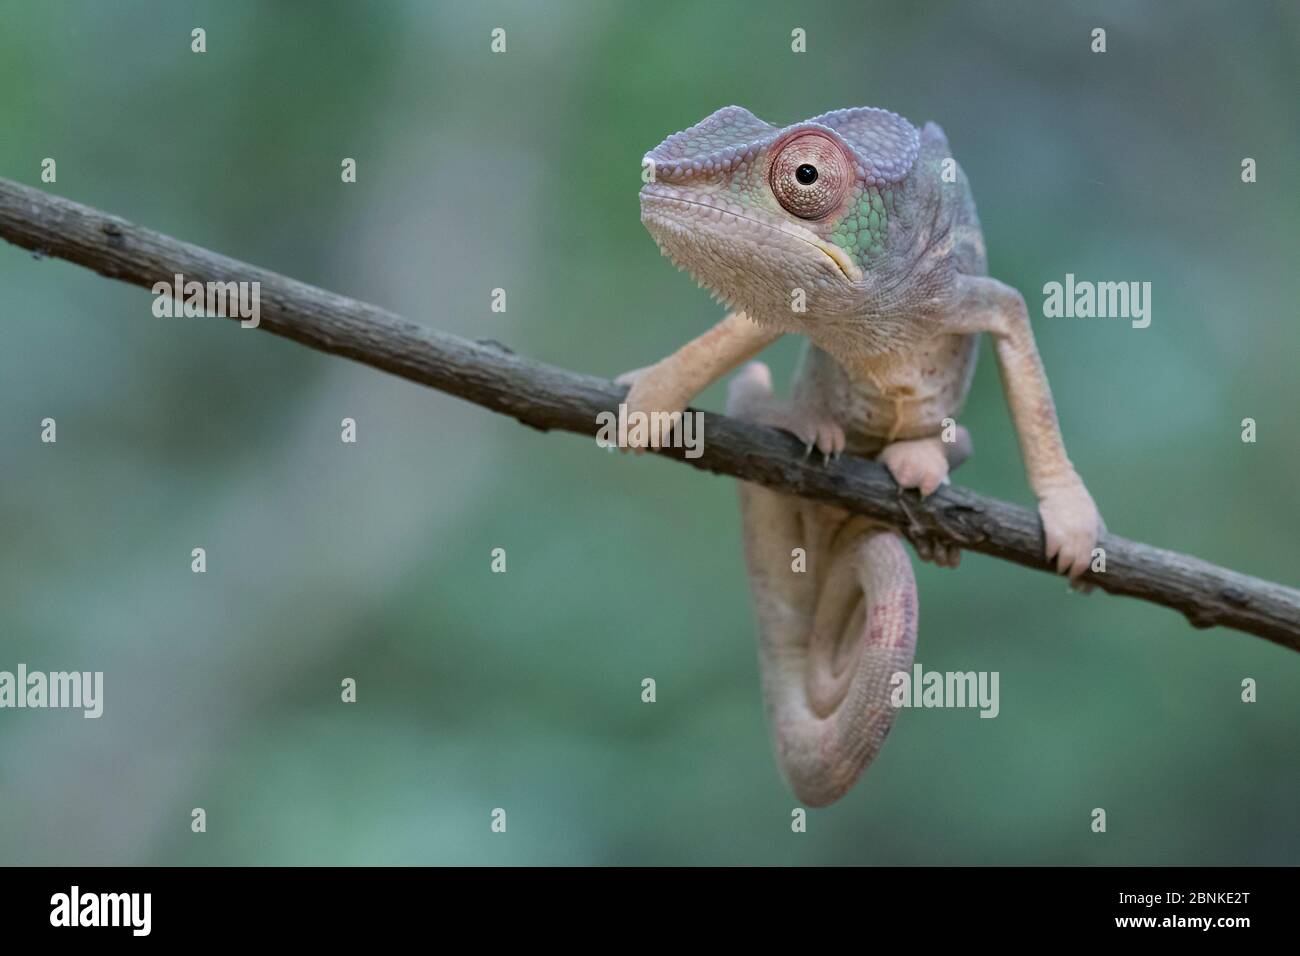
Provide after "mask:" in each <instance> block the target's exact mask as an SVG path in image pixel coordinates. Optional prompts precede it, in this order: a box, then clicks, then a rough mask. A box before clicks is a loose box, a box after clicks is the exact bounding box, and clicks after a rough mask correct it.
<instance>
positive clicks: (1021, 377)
mask: <svg viewBox="0 0 1300 956" xmlns="http://www.w3.org/2000/svg"><path fill="white" fill-rule="evenodd" d="M646 159H647V161H648V162H647V168H650V169H652V170H653V178H652V180H651V181H649V182H647V184H646V185H645V186H644V187H643V188H642V190H641V219H642V221H643V222H644V223H645V225H646V227H647V228H648V229H649V230H650V233H651V235H652V236H654V239H655V241H656V242H657V243H658V245H659V248H660V250H661V251H662V252H663V254H665V255H667V256H669V257H671V258H672V260H673V262H674V263H676V264H677V266H678V267H679V268H681V269H684V270H686V271H687V272H689V273H690V274H691V275H692V276H694V277H695V279H696V280H697V281H698V282H699V283H700V284H701V285H702V286H704V287H706V288H708V289H709V290H710V291H712V292H713V293H714V295H715V296H716V297H717V298H718V299H720V300H721V301H722V302H724V303H725V304H726V305H728V306H729V307H730V308H731V309H733V310H734V311H732V313H731V314H730V315H728V316H727V317H726V318H725V319H723V320H722V321H721V322H720V323H718V325H717V326H715V327H714V328H713V329H711V330H710V331H708V332H706V333H705V334H704V335H702V336H700V337H699V338H698V339H695V340H694V341H692V342H690V343H688V344H687V345H685V346H683V347H682V348H681V349H680V350H678V351H677V352H675V353H673V354H672V355H670V356H668V357H667V358H665V359H664V360H662V361H660V362H658V363H657V364H655V365H652V366H649V367H647V368H644V369H640V370H638V371H636V372H630V373H628V374H627V375H625V376H623V378H622V379H621V381H623V382H625V383H629V384H630V385H631V388H630V389H629V392H628V397H627V404H628V412H629V413H632V412H643V413H648V414H650V413H663V412H668V413H674V414H675V413H679V412H681V411H682V410H683V409H685V408H686V407H687V405H688V404H689V403H690V401H691V399H692V398H694V397H695V395H697V394H698V393H699V392H700V391H701V390H702V389H703V388H705V387H706V386H707V385H708V384H709V383H710V382H712V381H714V380H715V379H717V378H718V377H720V376H721V375H723V374H724V373H726V372H728V371H730V370H731V369H733V368H735V367H736V366H738V365H739V364H741V363H742V362H744V361H746V360H747V359H751V358H753V357H754V356H756V355H757V354H758V353H759V352H760V351H761V350H762V349H763V348H764V347H766V346H767V345H769V344H770V343H772V342H773V341H775V340H776V339H777V338H779V337H780V336H781V335H782V334H784V333H787V332H797V333H800V334H802V335H804V336H806V337H807V339H808V344H807V347H806V350H805V353H804V357H803V360H802V362H801V365H800V369H799V372H798V373H797V375H796V381H795V383H794V387H793V397H792V400H791V401H790V402H780V401H777V400H776V399H775V398H774V397H773V394H772V379H771V375H770V373H769V371H768V369H767V366H765V365H763V364H761V363H758V362H751V363H750V364H748V365H747V366H746V367H745V368H744V369H743V370H742V371H741V372H740V373H739V374H738V375H737V376H736V377H735V379H733V381H732V382H731V385H730V388H729V391H728V400H727V411H728V413H729V414H732V415H736V416H739V417H742V418H746V419H749V420H751V421H755V422H759V423H764V424H769V425H774V426H777V427H779V428H782V429H786V430H788V431H791V432H793V433H794V434H796V435H798V436H799V437H800V438H801V439H802V440H804V441H805V442H806V443H807V444H808V447H809V449H810V450H811V449H812V448H813V447H814V446H815V447H816V448H817V449H818V450H819V451H820V452H821V453H822V454H823V455H824V456H825V457H826V458H827V459H829V458H830V457H831V456H838V455H839V454H841V453H842V452H844V451H849V452H851V453H855V454H859V455H864V456H870V457H875V458H876V459H877V460H878V461H880V462H882V463H883V464H884V465H885V466H886V467H888V469H889V471H890V472H891V473H892V474H893V476H894V478H895V480H896V481H897V482H898V483H899V485H900V486H901V487H902V488H904V489H918V490H919V491H920V493H921V494H922V495H929V494H931V493H933V492H934V491H935V490H936V489H937V488H938V487H939V485H940V484H942V483H944V482H945V481H946V480H947V476H948V473H949V471H950V470H952V469H954V468H956V467H957V466H958V465H959V464H960V463H961V462H962V461H963V460H964V459H965V458H966V457H967V456H968V455H969V454H970V450H971V445H970V437H969V435H968V434H967V432H966V430H965V429H964V428H961V427H960V426H955V425H954V424H953V423H954V422H955V420H956V417H957V416H958V415H959V414H960V412H961V409H962V405H963V403H964V401H965V399H966V394H967V391H968V389H969V387H970V382H971V377H972V375H973V373H974V368H975V358H976V355H977V349H978V335H979V333H981V332H988V333H990V334H991V335H992V336H993V343H994V349H995V352H996V355H997V360H998V365H999V368H1000V370H1001V373H1002V383H1003V388H1004V390H1005V392H1006V397H1007V402H1008V404H1009V406H1010V409H1011V418H1012V421H1013V422H1014V424H1015V428H1016V432H1017V434H1018V436H1019V439H1020V448H1021V454H1022V456H1023V458H1024V462H1025V468H1026V471H1027V473H1028V477H1029V484H1030V486H1031V487H1032V489H1033V491H1034V493H1035V495H1037V497H1038V511H1039V515H1040V516H1041V518H1042V523H1043V530H1044V537H1045V547H1046V551H1047V556H1048V557H1049V558H1055V559H1056V565H1057V568H1058V570H1059V571H1061V572H1062V573H1064V574H1068V575H1069V576H1070V577H1071V578H1072V579H1074V578H1077V577H1078V575H1080V574H1081V573H1082V572H1083V571H1084V570H1085V569H1086V568H1087V566H1088V563H1089V561H1090V559H1091V557H1092V549H1093V546H1094V544H1095V542H1096V540H1097V537H1098V535H1099V534H1100V532H1101V530H1102V523H1101V518H1100V515H1099V514H1098V512H1097V508H1096V506H1095V505H1094V504H1093V500H1092V497H1091V496H1090V495H1089V494H1088V491H1087V489H1086V488H1085V487H1084V484H1083V481H1082V480H1081V479H1080V478H1079V476H1078V474H1077V473H1076V472H1075V469H1074V466H1073V465H1072V464H1071V463H1070V459H1069V458H1068V457H1066V453H1065V447H1064V445H1063V443H1062V441H1061V434H1060V428H1059V426H1058V424H1057V420H1056V410H1055V407H1054V405H1053V403H1052V395H1051V392H1050V390H1049V388H1048V385H1047V379H1046V377H1045V376H1044V373H1043V367H1042V363H1041V362H1040V361H1039V357H1038V350H1037V348H1036V347H1035V345H1034V338H1033V334H1032V332H1031V331H1030V326H1029V315H1028V313H1027V311H1026V309H1025V303H1024V300H1023V299H1022V298H1021V296H1020V293H1018V292H1017V291H1016V290H1015V289H1012V288H1010V287H1009V286H1006V285H1004V284H1002V283H1001V282H998V281H997V280H995V279H991V278H988V277H987V276H986V271H987V270H986V262H985V252H984V238H983V234H982V233H981V231H980V225H979V220H978V219H977V217H976V215H975V204H974V202H973V200H972V198H971V193H970V188H969V185H968V183H967V180H966V177H965V175H964V174H963V173H962V171H961V170H960V168H959V167H957V165H956V163H955V162H953V160H952V159H951V154H950V152H949V149H948V143H947V140H946V139H945V138H944V134H943V131H942V130H940V129H939V127H938V126H936V125H935V124H933V123H928V124H926V126H925V127H924V128H922V129H919V130H918V129H917V128H916V127H914V126H912V124H911V123H909V122H908V121H907V120H905V119H903V118H902V117H900V116H897V115H895V114H894V113H890V112H888V111H886V110H880V109H870V108H860V109H844V110H836V111H834V112H831V113H825V114H823V115H821V116H815V117H813V118H812V119H810V120H807V121H806V122H802V123H796V124H794V125H793V126H786V127H784V128H778V127H775V126H772V125H771V124H769V123H765V122H763V121H762V120H760V119H758V117H756V116H754V115H753V114H752V113H750V112H749V111H748V110H745V109H741V108H740V107H736V106H729V107H727V108H725V109H721V110H718V111H717V112H716V113H714V114H713V115H711V116H709V117H707V118H706V119H705V120H704V121H702V122H700V123H698V124H697V125H695V126H692V127H691V128H689V129H686V130H683V131H682V132H680V133H677V134H675V135H673V136H670V137H668V138H667V139H666V140H664V141H663V142H662V143H660V144H659V145H658V146H657V147H655V149H654V150H652V151H651V152H650V153H649V154H647V157H646ZM945 174H946V175H945ZM945 419H949V425H948V427H947V428H946V429H945V426H944V420H945ZM945 432H946V433H947V434H945ZM945 437H946V438H949V439H950V440H948V441H945V440H944V438H945ZM706 441H707V436H706ZM740 498H741V510H742V517H743V526H744V538H745V556H746V563H747V565H748V568H749V579H750V584H751V588H752V591H753V598H754V604H755V606H756V609H757V616H758V624H759V646H760V660H761V665H762V675H763V691H764V697H765V699H766V704H767V711H768V717H769V720H770V723H771V726H772V733H773V738H774V744H775V749H776V753H777V758H778V760H779V762H780V765H781V768H782V770H783V772H784V773H785V776H786V778H787V779H788V780H789V782H790V784H791V786H792V787H793V789H794V791H795V793H796V795H797V796H798V797H799V798H800V799H801V800H803V801H805V802H806V803H808V804H810V805H814V806H821V805H825V804H828V803H831V802H833V801H835V800H837V799H838V798H839V797H841V796H843V794H844V793H845V792H846V791H847V790H848V789H849V788H850V787H851V786H852V785H853V783H854V782H855V781H856V780H857V778H858V776H859V775H860V774H861V773H862V771H863V770H864V769H865V768H866V766H867V764H869V763H870V762H871V760H872V759H873V758H874V757H875V755H876V753H877V751H878V750H879V749H880V745H881V744H882V743H883V742H884V739H885V736H886V734H887V733H888V732H889V728H890V726H891V724H892V722H893V718H894V716H895V711H894V708H893V707H892V706H891V704H890V700H889V692H890V686H889V684H890V677H891V675H893V674H894V673H895V672H898V671H909V670H910V669H911V666H912V659H913V655H914V653H915V646H916V629H917V603H916V585H915V581H914V578H913V575H912V568H911V564H910V562H909V560H908V557H907V554H906V551H905V550H904V547H903V540H902V538H901V537H900V536H899V534H898V532H896V531H894V530H892V529H890V528H888V527H885V526H883V525H878V524H873V523H871V522H870V521H868V520H867V519H865V518H863V517H861V516H853V515H850V514H848V513H847V512H845V511H842V510H839V509H837V508H834V507H830V506H826V505H821V504H817V503H814V502H809V501H805V500H801V499H798V498H793V497H789V496H786V495H781V494H778V493H776V492H773V491H769V490H767V489H765V488H762V487H759V486H756V485H751V484H742V485H741V489H740ZM917 547H918V552H919V553H920V555H921V557H922V558H925V559H927V560H933V561H935V562H936V563H938V564H941V565H946V566H955V565H956V564H957V561H958V558H959V555H958V553H957V552H956V551H955V550H954V549H952V548H950V547H948V546H945V545H942V544H936V543H930V544H926V543H925V542H924V541H922V542H920V543H918V545H917ZM797 548H802V549H804V552H805V553H806V555H807V570H806V572H805V573H800V572H799V571H797V570H795V566H796V562H795V561H794V560H793V559H792V555H793V554H794V553H795V549H797Z"/></svg>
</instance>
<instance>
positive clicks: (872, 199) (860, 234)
mask: <svg viewBox="0 0 1300 956" xmlns="http://www.w3.org/2000/svg"><path fill="white" fill-rule="evenodd" d="M893 205H894V196H893V190H885V192H884V193H883V194H882V192H881V191H880V190H879V189H877V188H876V187H874V186H868V187H864V188H862V189H860V190H859V191H858V195H857V198H856V200H855V201H854V203H853V204H852V205H851V206H850V207H849V211H848V212H846V213H845V214H844V215H843V216H842V217H841V218H840V221H839V222H837V223H836V224H835V228H834V230H832V232H831V236H830V239H831V242H833V243H835V244H836V245H837V246H839V247H840V248H841V249H843V250H844V251H845V252H847V253H848V254H849V256H850V257H851V258H852V259H853V261H854V262H855V263H857V265H858V266H859V268H866V266H867V264H868V263H869V262H870V260H871V259H873V258H875V257H877V256H879V255H881V253H883V252H884V249H885V236H886V234H887V233H888V230H889V215H890V213H891V212H892V211H893Z"/></svg>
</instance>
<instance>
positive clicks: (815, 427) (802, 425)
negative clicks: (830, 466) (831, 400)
mask: <svg viewBox="0 0 1300 956" xmlns="http://www.w3.org/2000/svg"><path fill="white" fill-rule="evenodd" d="M727 414H728V415H734V416H735V417H736V418H742V419H744V420H745V421H748V422H753V423H754V424H756V425H771V426H772V427H774V428H779V429H781V430H782V431H787V432H790V434H792V435H794V436H795V437H796V438H798V439H799V440H800V441H801V442H803V443H804V446H805V448H804V457H805V458H807V457H808V456H809V455H810V454H812V450H813V448H814V447H816V449H817V450H818V451H819V452H821V453H822V457H823V459H824V460H826V461H830V460H831V458H832V456H833V457H835V458H838V457H839V456H840V455H842V454H844V446H845V437H844V429H843V428H842V427H840V425H839V424H838V423H837V422H836V421H834V420H833V419H832V418H831V417H830V416H829V415H827V414H826V413H824V412H822V411H820V410H819V409H815V408H810V407H806V406H795V405H792V404H790V403H788V402H781V401H778V400H777V399H775V398H774V397H773V396H772V371H771V369H769V368H768V367H767V366H766V365H765V364H764V363H762V362H750V363H749V364H748V365H746V366H745V367H744V368H742V369H741V370H740V371H739V372H738V373H737V374H736V377H735V378H733V379H732V380H731V384H730V385H728V386H727Z"/></svg>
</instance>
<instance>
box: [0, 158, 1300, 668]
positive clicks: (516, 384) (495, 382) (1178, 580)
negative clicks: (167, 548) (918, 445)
mask: <svg viewBox="0 0 1300 956" xmlns="http://www.w3.org/2000/svg"><path fill="white" fill-rule="evenodd" d="M0 237H3V238H4V239H6V240H8V241H9V242H11V243H13V244H15V245H18V246H21V247H23V248H25V249H30V250H32V251H33V252H35V253H37V254H38V256H57V257H59V258H61V259H67V260H68V261H70V262H75V263H77V264H78V265H82V266H85V267H86V268H88V269H93V270H94V271H95V272H98V273H100V274H101V275H104V276H108V277H109V278H112V279H120V280H122V281H124V282H130V283H133V284H135V285H140V286H145V287H146V288H151V287H152V286H153V285H154V283H156V282H166V283H171V282H172V280H173V277H174V276H175V275H177V274H180V275H183V276H184V277H185V279H186V281H191V280H192V281H198V282H203V283H207V282H259V283H261V328H263V329H266V330H267V331H270V332H274V333H275V334H277V335H282V336H284V337H286V338H290V339H293V340H294V341H295V342H300V343H302V344H303V345H307V346H310V347H311V348H314V349H319V350H320V351H322V352H329V353H331V354H333V355H342V356H345V357H347V358H350V359H354V360H356V361H358V362H363V363H365V364H366V365H372V366H374V367H375V368H379V369H383V370H384V371H387V372H391V373H393V374H394V375H400V376H402V377H403V378H407V379H410V380H411V381H413V382H419V383H420V384H422V385H428V386H431V387H433V388H436V389H440V390H442V391H444V392H449V393H451V394H452V395H456V396H459V397H460V398H463V399H466V400H468V401H471V402H475V403H477V404H479V405H483V406H485V407H487V408H490V409H492V410H493V411H496V412H501V413H502V414H505V415H510V416H512V417H513V418H516V419H518V420H519V421H520V422H523V423H524V424H526V425H531V426H532V427H534V428H538V429H542V430H548V429H553V428H556V429H563V430H565V431H571V432H577V433H578V434H581V435H595V434H596V432H597V430H598V426H597V422H596V415H597V413H599V412H601V411H616V410H617V407H618V404H619V402H620V401H621V400H622V398H623V395H624V393H625V391H626V390H625V389H624V388H621V387H619V386H616V385H614V384H613V383H611V382H608V381H606V380H604V379H601V378H595V377H593V376H590V375H581V374H578V373H574V372H568V371H565V370H563V369H559V368H555V367H553V366H550V365H545V364H543V363H541V362H535V361H533V360H531V359H527V358H523V357H521V356H517V355H514V354H512V353H511V352H510V351H509V350H508V349H506V348H505V347H504V346H500V345H497V344H495V343H491V342H471V341H468V340H466V339H461V338H459V337H457V336H454V335H448V334H446V333H442V332H436V331H434V330H432V329H429V328H426V327H424V326H421V325H417V324H416V323H414V322H411V321H408V320H407V319H404V318H402V317H400V316H398V315H394V314H393V313H391V312H387V311H384V310H383V309H379V308H377V307H375V306H372V305H367V304H365V303H362V302H357V301H355V300H353V299H348V298H344V297H343V296H340V295H335V294H334V293H332V292H326V291H324V290H322V289H317V288H315V287H313V286H309V285H305V284H303V283H301V282H297V281H295V280H293V279H289V278H285V277H284V276H281V275H277V274H275V273H273V272H269V271H268V270H266V269H261V268H258V267H257V266H252V265H248V264H247V263H243V262H239V261H237V260H235V259H229V258H226V257H225V256H222V255H218V254H217V253H214V252H210V251H208V250H207V249H203V248H200V247H199V246H194V245H190V244H189V243H186V242H181V241H180V240H177V239H172V238H170V237H168V236H164V235H162V234H160V233H156V232H152V231H150V230H148V229H143V228H140V227H139V226H135V225H133V224H132V223H129V222H127V221H126V220H124V219H119V218H117V217H116V216H111V215H109V214H107V213H104V212H100V211H99V210H97V209H92V208H90V207H88V206H82V205H79V204H77V203H74V202H70V201H68V200H66V199H60V198H58V197H55V196H50V195H48V194H46V193H43V192H41V191H39V190H36V189H31V188H28V187H26V186H22V185H19V184H17V183H14V182H10V181H8V180H4V179H0ZM705 435H706V436H707V440H706V441H705V442H704V454H703V455H702V456H701V457H699V458H695V459H687V458H685V457H684V455H683V453H682V451H681V450H680V449H663V450H661V451H659V452H658V453H659V454H662V455H665V456H666V457H670V458H676V459H678V460H680V461H685V462H686V463H687V464H691V465H694V466H695V467H697V468H702V469H706V470H708V471H712V472H716V473H718V474H724V475H731V476H733V477H735V478H741V479H744V480H746V481H752V482H756V483H757V484H761V485H766V486H767V487H769V488H774V489H777V490H778V491H784V492H788V493H789V494H792V495H799V496H802V497H805V498H812V499H816V500H819V501H825V502H829V503H831V504H835V505H839V506H840V507H843V508H846V509H848V510H850V511H853V512H857V513H859V514H864V515H867V516H868V517H870V518H874V519H877V520H879V521H883V522H886V523H888V524H890V525H892V526H894V527H896V528H898V529H899V530H900V531H902V532H903V533H904V534H906V535H907V536H908V537H909V538H913V539H915V538H917V537H930V538H936V539H940V540H943V541H947V542H951V543H953V544H957V545H959V546H960V547H962V548H966V549H969V550H971V551H978V552H980V553H982V554H989V555H993V556H994V557H998V558H1003V559H1006V560H1008V561H1014V562H1016V563H1017V564H1021V565H1024V566H1025V567H1029V568H1037V569H1038V570H1041V571H1050V570H1051V568H1050V566H1049V564H1048V562H1047V561H1046V560H1045V558H1044V556H1043V534H1042V527H1041V525H1040V524H1039V520H1038V515H1037V514H1036V513H1035V512H1033V511H1030V510H1028V509H1026V508H1021V507H1019V506H1017V505H1012V504H1008V503H1006V502H1003V501H998V500H996V499H993V498H987V497H984V496H983V495H978V494H976V493H974V492H972V491H968V490H967V489H964V488H957V487H945V488H942V489H941V490H940V491H938V492H936V493H935V494H934V495H932V496H931V497H930V498H928V499H926V500H925V501H921V500H920V498H919V497H918V496H917V494H916V493H915V492H907V493H903V492H900V491H899V489H898V487H897V485H896V484H895V483H894V481H893V479H892V478H891V477H890V475H889V473H888V472H887V471H886V470H885V469H884V468H883V467H882V466H880V465H878V464H876V463H875V462H871V461H866V460H863V459H859V458H843V459H841V460H839V461H838V462H833V463H831V464H830V465H823V464H821V463H820V462H819V461H818V460H816V459H814V460H811V461H804V460H803V458H802V450H803V449H802V446H801V445H800V443H799V442H798V441H797V440H796V439H795V438H794V437H793V436H791V435H788V434H786V433H784V432H781V431H778V430H776V429H772V428H764V427H760V426H756V425H750V424H747V423H745V422H741V421H737V420H735V419H730V418H726V417H724V416H721V415H713V414H706V415H705ZM1100 546H1101V547H1103V548H1104V549H1105V551H1106V571H1105V572H1104V573H1099V574H1098V573H1092V572H1089V573H1088V574H1087V575H1086V579H1087V580H1088V581H1091V582H1093V583H1094V584H1095V585H1096V586H1098V587H1100V588H1102V589H1103V590H1105V591H1109V592H1110V593H1112V594H1125V595H1129V596H1131V597H1137V598H1142V599H1143V600H1147V601H1152V602H1154V603H1156V604H1163V605H1165V606H1166V607H1171V608H1174V609H1176V610H1178V611H1181V612H1182V613H1183V614H1185V615H1186V616H1187V618H1188V619H1189V620H1190V621H1191V622H1192V624H1193V625H1195V626H1196V627H1211V626H1213V625H1216V624H1217V625H1223V626H1225V627H1233V628H1237V629H1238V630H1242V631H1246V632H1248V633H1251V634H1257V635H1259V636H1260V637H1264V638H1267V639H1269V640H1271V641H1274V642H1276V643H1278V644H1281V645H1282V646H1283V647H1289V648H1291V649H1292V650H1300V591H1296V590H1295V589H1293V588H1288V587H1284V586H1282V585H1280V584H1274V583H1273V582H1270V581H1264V580H1262V579H1260V578H1255V577H1250V576H1248V575H1244V574H1238V573H1237V572H1235V571H1230V570H1228V569H1226V568H1220V567H1217V566H1215V565H1213V564H1210V563H1208V562H1206V561H1201V560H1199V559H1198V558H1193V557H1190V556H1189V555H1185V554H1179V553H1177V552H1175V551H1165V550H1163V549H1161V548H1155V547H1152V546H1151V545H1148V544H1142V543H1140V542H1137V541H1129V540H1127V539H1125V538H1121V537H1120V536H1119V535H1115V534H1109V533H1108V534H1105V535H1104V536H1103V537H1102V540H1101V541H1100Z"/></svg>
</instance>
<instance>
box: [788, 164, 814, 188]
mask: <svg viewBox="0 0 1300 956" xmlns="http://www.w3.org/2000/svg"><path fill="white" fill-rule="evenodd" d="M794 178H795V179H797V180H799V183H800V184H801V185H804V186H811V185H812V184H813V183H815V182H817V167H816V166H810V165H808V164H807V163H804V164H803V165H802V166H800V167H799V168H798V169H796V170H795V171H794Z"/></svg>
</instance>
